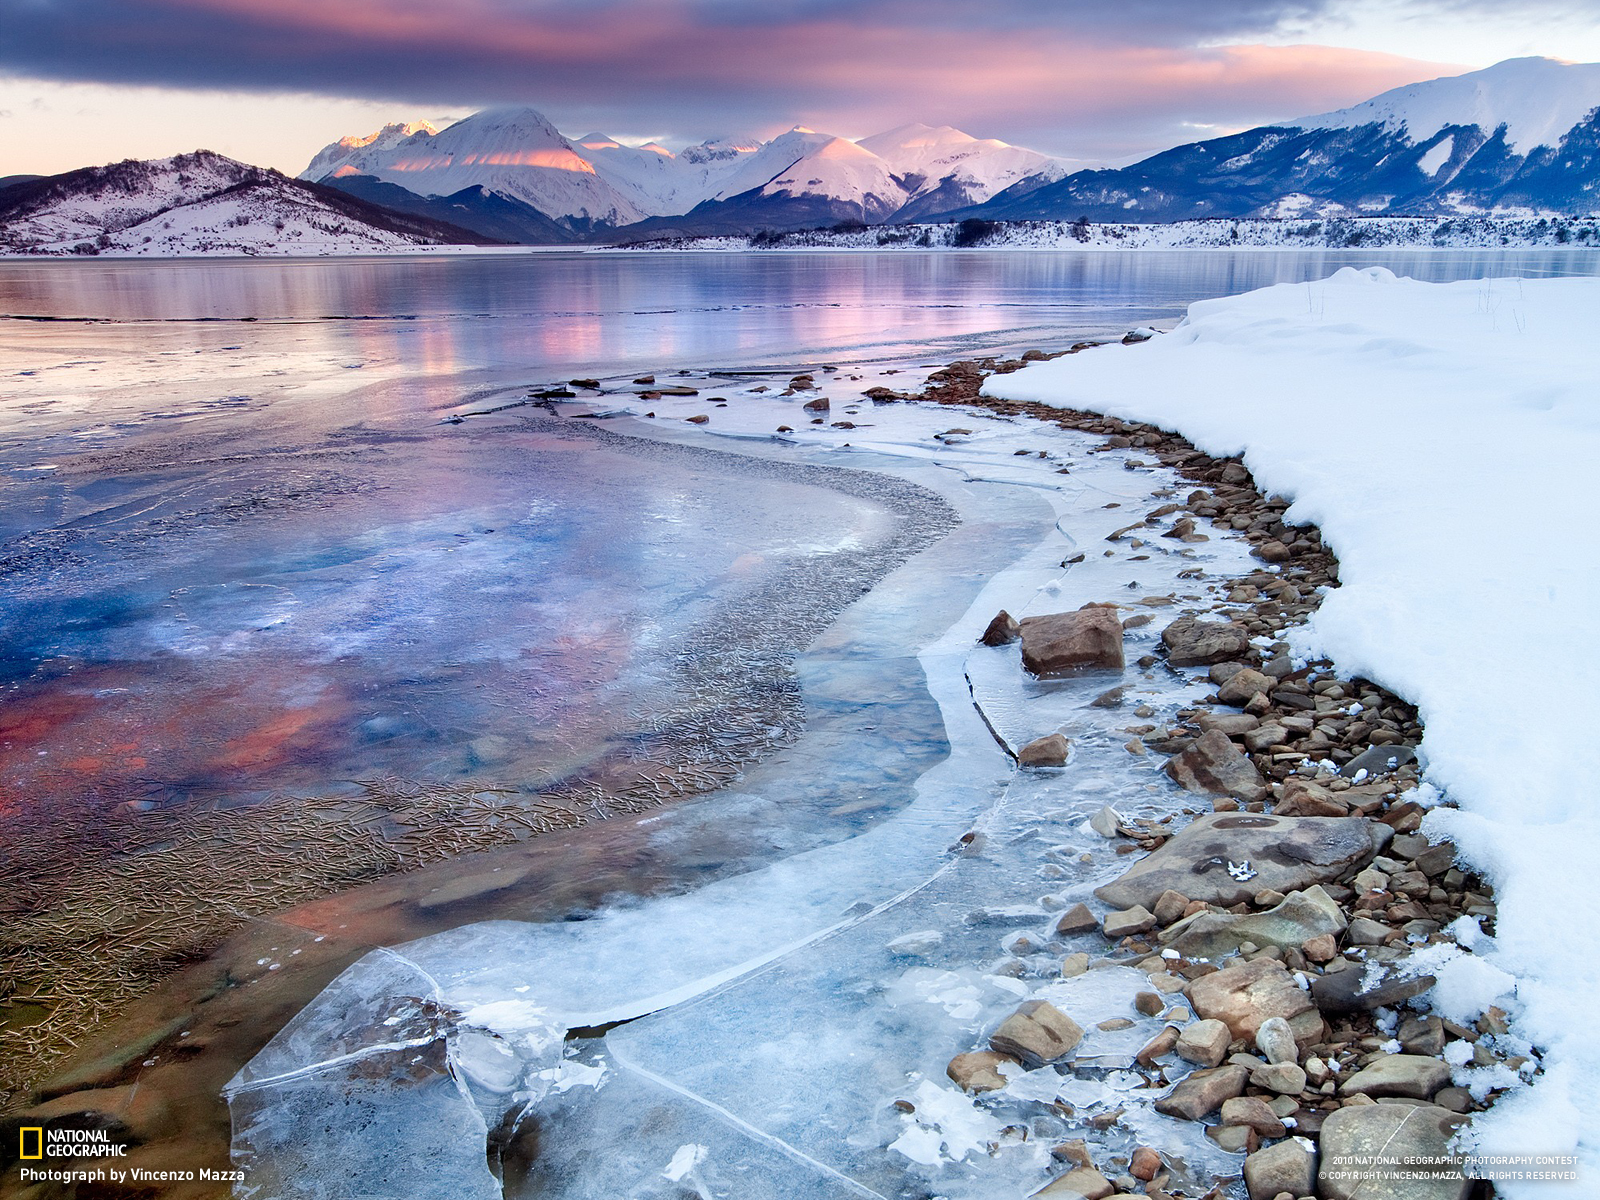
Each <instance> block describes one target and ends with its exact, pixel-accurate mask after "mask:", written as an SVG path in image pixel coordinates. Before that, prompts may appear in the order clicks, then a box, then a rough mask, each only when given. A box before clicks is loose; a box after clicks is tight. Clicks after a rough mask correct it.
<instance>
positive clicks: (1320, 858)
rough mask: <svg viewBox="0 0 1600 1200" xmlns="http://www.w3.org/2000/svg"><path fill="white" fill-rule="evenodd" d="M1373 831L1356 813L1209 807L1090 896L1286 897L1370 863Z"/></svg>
mask: <svg viewBox="0 0 1600 1200" xmlns="http://www.w3.org/2000/svg"><path fill="white" fill-rule="evenodd" d="M1372 830H1373V832H1368V822H1367V821H1365V820H1364V819H1362V818H1360V817H1280V816H1276V815H1272V816H1266V815H1257V814H1255V813H1212V814H1210V815H1208V816H1204V817H1199V818H1197V819H1196V820H1195V821H1193V822H1192V823H1191V824H1190V825H1189V826H1188V827H1187V828H1185V829H1183V830H1182V831H1181V832H1179V833H1178V834H1177V835H1176V836H1174V837H1173V838H1171V839H1170V840H1169V841H1168V842H1167V843H1166V844H1165V845H1163V846H1162V847H1161V848H1160V849H1159V850H1156V851H1154V852H1153V853H1151V854H1150V855H1148V856H1147V857H1145V858H1144V859H1142V860H1141V861H1139V862H1137V863H1135V864H1134V865H1133V866H1132V867H1130V868H1129V869H1128V870H1127V871H1126V872H1125V873H1124V874H1123V875H1121V876H1120V877H1119V878H1117V879H1114V880H1112V881H1111V882H1110V883H1107V884H1103V885H1102V886H1101V887H1099V888H1096V889H1095V895H1096V896H1098V897H1099V898H1100V899H1101V900H1104V901H1105V902H1106V903H1107V904H1110V905H1112V906H1113V907H1115V908H1132V907H1133V906H1134V905H1135V904H1142V905H1144V906H1145V907H1146V908H1149V907H1150V906H1151V905H1153V904H1155V903H1156V901H1157V900H1158V899H1160V897H1161V893H1162V892H1165V891H1167V890H1168V889H1171V890H1172V891H1177V892H1182V893H1183V894H1184V895H1185V896H1188V897H1189V898H1190V899H1191V900H1200V901H1203V902H1204V903H1206V904H1218V905H1222V906H1224V907H1227V906H1230V905H1234V904H1239V903H1242V902H1244V901H1247V900H1250V899H1252V898H1253V897H1255V896H1256V894H1257V893H1259V892H1262V891H1265V890H1268V889H1270V890H1272V891H1275V892H1282V893H1284V895H1285V896H1287V895H1288V894H1289V893H1290V892H1298V891H1302V890H1304V889H1306V888H1308V887H1310V886H1311V885H1312V884H1314V883H1328V882H1331V881H1333V880H1337V879H1339V878H1341V877H1342V876H1344V875H1346V874H1348V873H1350V872H1353V871H1356V870H1359V869H1360V868H1361V867H1363V866H1365V865H1366V864H1367V863H1369V862H1371V861H1372V858H1373V856H1374V854H1376V853H1377V851H1378V850H1379V849H1381V848H1382V846H1383V845H1384V844H1386V843H1385V841H1384V839H1385V836H1386V835H1387V834H1388V832H1389V831H1388V828H1387V826H1382V825H1375V826H1372ZM1374 834H1376V841H1375V840H1374Z"/></svg>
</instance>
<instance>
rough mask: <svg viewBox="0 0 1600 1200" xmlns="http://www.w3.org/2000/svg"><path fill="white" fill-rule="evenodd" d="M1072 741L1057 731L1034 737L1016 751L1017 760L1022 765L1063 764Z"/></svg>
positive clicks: (1051, 765)
mask: <svg viewBox="0 0 1600 1200" xmlns="http://www.w3.org/2000/svg"><path fill="white" fill-rule="evenodd" d="M1071 749H1072V743H1071V742H1069V741H1068V740H1067V739H1066V738H1065V737H1064V736H1063V735H1061V734H1059V733H1048V734H1046V735H1045V736H1044V737H1042V738H1035V739H1034V740H1033V741H1031V742H1029V743H1028V744H1027V745H1026V746H1024V747H1023V748H1022V749H1021V750H1018V751H1017V762H1019V763H1020V764H1022V765H1023V766H1024V767H1060V766H1065V765H1066V761H1067V753H1068V751H1070V750H1071Z"/></svg>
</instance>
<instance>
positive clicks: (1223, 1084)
mask: <svg viewBox="0 0 1600 1200" xmlns="http://www.w3.org/2000/svg"><path fill="white" fill-rule="evenodd" d="M1249 1078H1250V1070H1249V1068H1248V1067H1239V1066H1227V1067H1217V1068H1216V1069H1215V1070H1210V1071H1196V1072H1194V1073H1193V1074H1192V1075H1190V1076H1189V1077H1188V1078H1186V1079H1184V1080H1183V1081H1182V1082H1180V1083H1179V1084H1178V1086H1177V1087H1175V1088H1173V1089H1172V1090H1171V1091H1170V1092H1168V1093H1167V1094H1166V1095H1165V1096H1163V1097H1161V1099H1159V1100H1157V1101H1156V1103H1155V1109H1156V1111H1157V1112H1158V1113H1164V1114H1166V1115H1167V1116H1169V1117H1181V1118H1183V1119H1184V1120H1186V1121H1198V1120H1200V1119H1201V1118H1202V1117H1204V1116H1205V1115H1206V1114H1207V1113H1212V1112H1215V1111H1216V1110H1217V1109H1219V1108H1221V1107H1222V1102H1223V1101H1224V1100H1232V1099H1233V1098H1234V1097H1235V1096H1239V1095H1242V1094H1243V1093H1244V1085H1245V1083H1246V1082H1247V1081H1248V1080H1249Z"/></svg>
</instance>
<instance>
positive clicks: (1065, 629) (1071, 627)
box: [1018, 604, 1123, 676]
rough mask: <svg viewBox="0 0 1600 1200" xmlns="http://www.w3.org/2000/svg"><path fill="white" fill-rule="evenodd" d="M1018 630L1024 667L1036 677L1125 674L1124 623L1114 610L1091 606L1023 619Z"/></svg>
mask: <svg viewBox="0 0 1600 1200" xmlns="http://www.w3.org/2000/svg"><path fill="white" fill-rule="evenodd" d="M1018 630H1019V632H1020V634H1021V636H1022V665H1023V666H1024V667H1026V668H1027V669H1028V670H1029V671H1032V672H1033V673H1034V674H1035V675H1045V676H1049V675H1064V674H1069V673H1071V672H1073V671H1078V670H1085V669H1090V668H1096V667H1099V668H1104V669H1106V670H1115V671H1120V670H1122V667H1123V658H1122V622H1121V620H1120V619H1119V618H1118V617H1117V610H1116V609H1115V608H1114V607H1107V606H1105V605H1093V604H1090V605H1085V606H1084V607H1083V608H1080V609H1079V610H1078V611H1077V612H1067V613H1051V614H1049V615H1047V616H1041V617H1024V618H1023V620H1022V621H1021V622H1020V624H1019V626H1018Z"/></svg>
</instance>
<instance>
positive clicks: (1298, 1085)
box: [1250, 1062, 1306, 1096]
mask: <svg viewBox="0 0 1600 1200" xmlns="http://www.w3.org/2000/svg"><path fill="white" fill-rule="evenodd" d="M1250 1085H1251V1086H1252V1087H1258V1088H1264V1089H1265V1090H1266V1091H1269V1092H1276V1093H1277V1094H1278V1095H1280V1096H1298V1095H1299V1094H1300V1093H1301V1092H1303V1091H1305V1090H1306V1073H1305V1071H1303V1070H1302V1069H1301V1068H1300V1066H1299V1064H1298V1063H1292V1062H1281V1063H1267V1064H1266V1065H1265V1066H1261V1067H1256V1068H1255V1069H1254V1070H1252V1071H1251V1072H1250Z"/></svg>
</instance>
